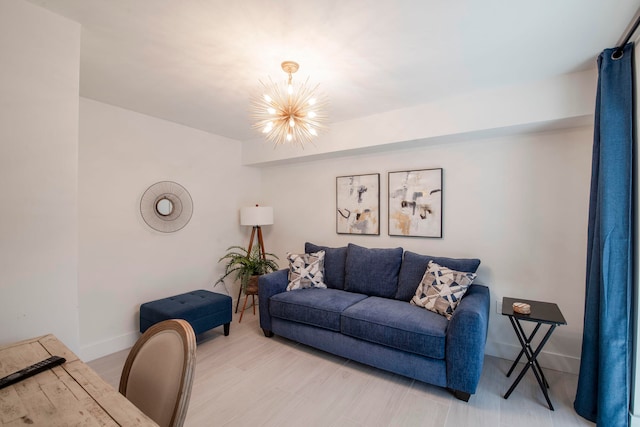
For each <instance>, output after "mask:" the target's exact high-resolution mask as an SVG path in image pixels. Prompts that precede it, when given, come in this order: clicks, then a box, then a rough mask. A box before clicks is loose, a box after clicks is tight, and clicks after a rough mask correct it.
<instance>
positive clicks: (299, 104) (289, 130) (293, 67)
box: [251, 61, 327, 148]
mask: <svg viewBox="0 0 640 427" xmlns="http://www.w3.org/2000/svg"><path fill="white" fill-rule="evenodd" d="M281 66H282V71H284V72H285V73H287V74H288V75H289V78H288V80H287V81H286V83H285V84H281V83H274V82H273V81H272V80H271V78H269V82H268V83H264V82H263V81H260V83H261V84H262V94H261V95H260V96H255V97H253V98H252V103H251V109H252V119H253V120H254V124H253V127H254V129H257V130H258V131H260V132H262V133H263V134H264V135H265V136H266V138H267V140H269V141H271V142H273V143H274V147H277V146H278V145H279V144H284V143H287V142H290V143H292V144H294V145H300V146H301V147H302V148H304V144H306V143H310V142H311V143H312V142H313V141H312V140H313V138H314V137H316V136H318V133H319V132H320V131H321V130H323V129H324V127H325V126H324V122H325V121H326V113H325V111H324V110H325V107H326V103H327V102H326V98H325V96H324V95H323V94H321V93H319V92H318V86H319V85H315V86H313V87H311V86H310V85H309V78H307V80H305V82H304V83H302V84H300V83H298V82H293V74H294V73H295V72H296V71H298V68H299V65H298V64H297V63H296V62H293V61H285V62H283V63H282V64H281Z"/></svg>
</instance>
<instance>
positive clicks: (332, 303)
mask: <svg viewBox="0 0 640 427" xmlns="http://www.w3.org/2000/svg"><path fill="white" fill-rule="evenodd" d="M365 298H367V296H366V295H362V294H356V293H352V292H346V291H342V290H339V289H320V288H307V289H296V290H293V291H290V292H282V293H279V294H276V295H274V296H272V297H271V298H270V300H269V313H270V314H271V316H273V317H279V318H281V319H286V320H290V321H293V322H300V323H305V324H307V325H313V326H317V327H320V328H324V329H329V330H332V331H336V332H340V314H341V313H342V312H343V311H344V310H345V309H346V308H347V307H350V306H352V305H353V304H355V303H357V302H358V301H362V300H363V299H365ZM421 311H426V310H422V309H421ZM438 317H440V316H438Z"/></svg>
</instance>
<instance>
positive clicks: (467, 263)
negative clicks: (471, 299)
mask: <svg viewBox="0 0 640 427" xmlns="http://www.w3.org/2000/svg"><path fill="white" fill-rule="evenodd" d="M429 261H433V262H435V263H436V264H439V265H441V266H443V267H447V268H450V269H451V270H456V271H461V272H465V273H475V272H476V270H477V269H478V266H480V260H479V259H476V258H445V257H434V256H429V255H420V254H416V253H414V252H410V251H406V252H405V253H404V259H403V260H402V267H400V277H399V279H398V292H396V296H395V298H396V299H397V300H401V301H410V300H411V298H413V296H414V295H415V294H416V289H417V288H418V285H419V284H420V281H421V280H422V276H424V272H425V271H427V265H428V264H429Z"/></svg>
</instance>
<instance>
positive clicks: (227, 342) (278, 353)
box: [89, 310, 594, 427]
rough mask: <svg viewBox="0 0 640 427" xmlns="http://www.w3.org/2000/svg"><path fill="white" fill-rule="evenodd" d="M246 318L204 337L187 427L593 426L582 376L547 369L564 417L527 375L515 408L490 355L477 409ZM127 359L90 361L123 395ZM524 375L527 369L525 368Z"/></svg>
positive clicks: (474, 400) (504, 363) (505, 364)
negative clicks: (579, 390)
mask: <svg viewBox="0 0 640 427" xmlns="http://www.w3.org/2000/svg"><path fill="white" fill-rule="evenodd" d="M238 317H239V316H237V315H234V322H233V323H232V324H231V333H230V335H229V336H228V337H225V336H224V335H223V333H222V327H220V328H216V329H214V330H212V331H209V332H207V333H205V334H203V335H202V336H199V337H198V352H197V365H196V373H195V380H194V384H193V390H192V393H191V403H190V405H189V411H188V413H187V419H186V422H185V426H187V427H196V426H197V427H200V426H277V427H283V426H323V427H324V426H340V427H343V426H344V427H356V426H367V427H372V426H402V427H407V426H433V427H441V426H446V427H460V426H474V427H484V426H487V427H507V426H508V427H512V426H514V425H517V426H518V427H528V426H532V427H543V426H553V427H565V426H567V427H573V426H594V424H593V423H590V422H588V421H586V420H584V419H583V418H581V417H579V416H578V415H577V414H576V413H575V411H574V410H573V399H574V398H575V390H576V385H577V376H576V375H571V374H567V373H563V372H558V371H552V370H548V369H547V370H545V375H546V376H547V379H548V381H549V384H550V386H551V389H550V397H551V401H552V402H553V405H554V407H555V411H550V410H549V409H548V408H547V406H546V402H545V400H544V396H543V395H542V392H541V391H540V389H539V388H538V384H537V382H536V380H535V377H534V376H533V374H532V373H531V372H529V373H527V375H526V376H525V378H524V379H523V380H522V382H521V383H520V385H519V386H518V388H516V390H515V391H514V392H513V394H512V395H511V396H510V397H509V399H508V400H505V399H504V398H503V397H502V396H503V395H504V393H505V392H506V391H507V390H508V388H509V386H510V385H511V383H512V381H513V379H514V378H513V377H514V376H515V375H516V374H517V372H519V368H516V372H515V373H514V375H512V377H511V378H506V376H505V374H506V372H507V370H508V369H509V366H510V365H511V362H510V361H508V360H503V359H498V358H495V357H491V356H486V358H485V363H484V368H483V373H482V378H481V380H480V385H479V387H478V391H477V393H476V394H475V395H472V396H471V399H470V400H469V402H468V403H465V402H461V401H459V400H457V399H455V398H454V397H453V396H452V395H451V394H450V393H449V392H447V391H446V390H444V389H442V388H440V387H435V386H431V385H429V384H424V383H421V382H419V381H414V380H411V379H409V378H405V377H402V376H398V375H394V374H390V373H388V372H385V371H381V370H378V369H375V368H371V367H368V366H366V365H362V364H359V363H356V362H353V361H350V360H347V359H344V358H341V357H336V356H333V355H330V354H327V353H324V352H322V351H319V350H315V349H313V348H310V347H307V346H304V345H301V344H297V343H295V342H292V341H289V340H286V339H284V338H280V337H277V336H276V337H274V338H265V337H264V335H263V334H262V331H261V329H260V327H259V323H258V316H254V315H253V314H252V312H251V311H250V310H248V311H246V312H245V315H244V317H243V318H242V323H240V324H239V323H238ZM127 354H128V350H125V351H121V352H118V353H114V354H112V355H109V356H105V357H103V358H100V359H97V360H94V361H92V362H89V365H90V366H91V367H92V368H93V369H95V370H96V371H97V372H98V373H99V374H100V375H101V376H102V377H103V378H104V379H105V380H106V381H107V382H109V383H111V384H112V385H113V386H114V387H116V388H117V387H118V383H119V380H120V373H121V370H122V366H123V365H124V360H125V359H126V357H127ZM521 366H522V365H521Z"/></svg>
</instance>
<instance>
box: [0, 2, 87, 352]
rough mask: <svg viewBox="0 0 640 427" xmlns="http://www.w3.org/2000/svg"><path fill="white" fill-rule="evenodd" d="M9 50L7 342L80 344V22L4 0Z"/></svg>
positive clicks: (0, 263)
mask: <svg viewBox="0 0 640 427" xmlns="http://www.w3.org/2000/svg"><path fill="white" fill-rule="evenodd" d="M0 58H2V60H1V61H2V65H1V66H0V181H1V182H2V183H3V190H2V197H1V200H2V205H3V208H2V209H1V210H0V272H1V274H0V325H2V326H1V327H0V344H2V343H7V342H12V341H16V340H20V339H26V338H30V337H33V336H38V335H43V334H46V333H54V334H55V335H56V336H57V337H58V338H60V339H61V340H62V341H64V342H65V343H66V344H67V345H68V346H69V347H70V348H71V349H73V350H77V349H78V345H79V340H78V296H77V295H78V294H77V290H78V287H77V284H78V282H77V264H78V244H77V236H78V234H77V228H76V225H77V193H76V188H77V184H78V181H77V160H78V159H77V149H78V82H79V80H78V69H79V63H80V59H79V58H80V26H79V25H78V24H77V23H74V22H71V21H69V20H67V19H65V18H62V17H60V16H57V15H54V14H52V13H51V12H49V11H46V10H44V9H40V8H38V7H35V6H33V5H31V4H29V3H26V2H24V1H21V0H3V1H2V2H0Z"/></svg>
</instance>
